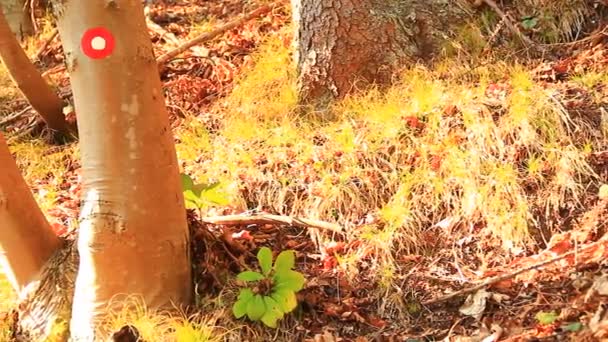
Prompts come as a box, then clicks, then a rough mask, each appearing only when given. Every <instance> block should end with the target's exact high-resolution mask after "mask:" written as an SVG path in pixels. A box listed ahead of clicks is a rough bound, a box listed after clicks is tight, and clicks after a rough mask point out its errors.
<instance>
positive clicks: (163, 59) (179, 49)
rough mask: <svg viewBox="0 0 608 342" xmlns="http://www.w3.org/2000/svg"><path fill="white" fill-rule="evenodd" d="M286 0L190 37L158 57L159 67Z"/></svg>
mask: <svg viewBox="0 0 608 342" xmlns="http://www.w3.org/2000/svg"><path fill="white" fill-rule="evenodd" d="M283 2H284V0H279V1H276V2H273V3H272V4H269V5H263V6H260V7H258V8H256V9H255V10H253V11H251V12H249V13H247V14H245V15H244V16H242V17H240V18H238V19H235V20H233V21H231V22H229V23H226V24H224V25H222V26H220V27H218V28H216V29H215V30H213V31H210V32H205V33H203V34H201V35H199V36H197V37H194V38H192V39H190V40H189V41H187V42H185V43H183V44H182V45H180V46H178V47H176V48H175V49H173V50H171V51H169V52H167V53H165V54H164V55H162V56H160V57H158V58H157V59H156V62H157V63H158V66H159V69H162V68H163V66H164V65H165V64H166V63H167V62H168V61H169V60H171V59H172V58H174V57H176V56H178V55H179V54H181V53H182V52H184V51H186V50H188V49H190V48H191V47H193V46H195V45H197V44H200V43H202V42H205V41H208V40H211V39H213V38H215V37H217V36H219V35H221V34H222V33H224V32H226V31H228V30H232V29H233V28H235V27H238V26H241V25H242V24H244V23H245V22H247V21H249V20H251V19H255V18H258V17H261V16H262V15H264V14H266V13H268V12H270V11H272V10H274V9H276V8H277V7H279V6H281V5H283Z"/></svg>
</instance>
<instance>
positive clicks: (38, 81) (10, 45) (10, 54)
mask: <svg viewBox="0 0 608 342" xmlns="http://www.w3.org/2000/svg"><path fill="white" fill-rule="evenodd" d="M0 58H1V59H2V62H3V63H4V65H5V66H6V68H7V69H8V72H9V74H10V76H11V78H12V79H13V81H14V82H15V84H16V85H17V88H19V90H20V91H21V93H22V94H23V95H24V96H25V98H26V99H27V101H28V102H29V103H30V104H31V105H32V108H34V110H36V112H38V114H40V116H41V117H42V119H43V120H44V121H45V122H46V124H47V126H48V127H49V128H50V129H51V130H54V131H56V132H58V133H59V134H61V135H66V136H67V135H69V134H72V133H75V128H74V127H72V126H70V124H68V122H67V121H66V119H65V115H64V114H63V101H62V100H61V99H60V98H59V96H57V94H55V92H54V91H53V89H51V87H50V86H49V85H48V84H47V83H46V82H45V81H44V79H43V78H42V76H41V75H40V73H39V72H38V70H36V67H35V66H34V64H32V62H31V61H30V60H29V58H28V57H27V55H26V54H25V52H24V51H23V49H22V48H21V45H20V44H19V42H18V41H17V39H16V38H15V35H14V34H13V33H12V32H11V30H10V28H9V26H8V23H7V21H6V18H5V16H4V15H3V12H2V10H1V9H0Z"/></svg>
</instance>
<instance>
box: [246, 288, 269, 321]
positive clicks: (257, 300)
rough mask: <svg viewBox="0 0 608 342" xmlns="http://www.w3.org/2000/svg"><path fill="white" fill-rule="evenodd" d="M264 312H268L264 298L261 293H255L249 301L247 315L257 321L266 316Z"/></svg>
mask: <svg viewBox="0 0 608 342" xmlns="http://www.w3.org/2000/svg"><path fill="white" fill-rule="evenodd" d="M264 313H266V305H265V304H264V299H263V298H262V296H261V295H259V294H258V295H255V297H253V299H251V300H250V301H249V302H248V303H247V317H249V319H250V320H252V321H257V320H259V319H260V318H262V316H264Z"/></svg>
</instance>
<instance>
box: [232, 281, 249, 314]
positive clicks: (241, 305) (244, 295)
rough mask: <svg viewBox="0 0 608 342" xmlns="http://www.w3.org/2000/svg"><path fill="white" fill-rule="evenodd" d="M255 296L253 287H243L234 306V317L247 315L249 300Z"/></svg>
mask: <svg viewBox="0 0 608 342" xmlns="http://www.w3.org/2000/svg"><path fill="white" fill-rule="evenodd" d="M253 296H254V294H253V291H251V289H247V288H245V289H241V292H240V293H239V297H238V300H237V301H236V303H234V305H233V306H232V313H233V314H234V317H236V318H241V317H243V316H245V314H246V313H247V304H249V301H251V299H252V298H253Z"/></svg>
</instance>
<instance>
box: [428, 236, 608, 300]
mask: <svg viewBox="0 0 608 342" xmlns="http://www.w3.org/2000/svg"><path fill="white" fill-rule="evenodd" d="M605 243H608V241H607V240H606V239H600V240H598V241H596V242H593V243H591V244H589V245H587V246H585V247H583V248H580V249H574V250H572V251H569V252H566V253H564V254H562V255H558V256H556V257H553V258H551V259H549V260H545V261H542V262H539V263H537V264H534V265H531V266H528V267H524V268H522V269H519V270H517V271H514V272H511V273H507V274H503V275H499V276H496V277H492V278H489V279H486V280H485V281H483V282H481V283H479V284H477V285H475V286H471V287H467V288H464V289H462V290H459V291H456V292H452V293H450V294H447V295H445V296H441V297H439V298H435V299H430V300H427V301H425V302H422V305H431V304H437V303H440V302H444V301H446V300H450V299H452V298H454V297H458V296H462V295H465V294H469V293H473V292H475V291H477V290H480V289H482V288H484V287H486V286H489V285H492V284H496V283H499V282H501V281H503V280H507V279H512V278H515V277H516V276H518V275H520V274H522V273H525V272H528V271H532V270H534V269H537V268H541V267H543V266H546V265H549V264H552V263H554V262H557V261H560V260H562V259H565V258H567V257H570V256H573V255H576V254H578V253H581V252H583V251H586V250H589V249H592V248H594V247H597V246H599V245H601V244H605Z"/></svg>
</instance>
